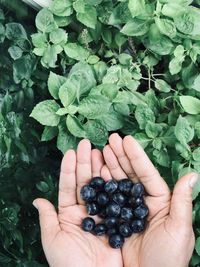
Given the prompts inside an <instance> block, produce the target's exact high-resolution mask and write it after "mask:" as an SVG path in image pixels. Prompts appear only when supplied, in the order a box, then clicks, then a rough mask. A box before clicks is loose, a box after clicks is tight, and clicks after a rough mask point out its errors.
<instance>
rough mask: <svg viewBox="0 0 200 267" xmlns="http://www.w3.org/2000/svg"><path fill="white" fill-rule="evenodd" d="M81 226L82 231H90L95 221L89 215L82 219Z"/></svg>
mask: <svg viewBox="0 0 200 267" xmlns="http://www.w3.org/2000/svg"><path fill="white" fill-rule="evenodd" d="M81 226H82V229H83V230H84V231H86V232H91V231H92V230H93V228H94V226H95V221H94V220H93V219H92V218H90V217H86V218H84V219H83V221H82V224H81Z"/></svg>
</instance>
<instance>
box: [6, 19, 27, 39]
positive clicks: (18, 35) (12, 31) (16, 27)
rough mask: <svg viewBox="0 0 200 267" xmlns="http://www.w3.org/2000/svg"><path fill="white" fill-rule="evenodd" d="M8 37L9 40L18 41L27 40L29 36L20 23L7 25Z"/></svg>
mask: <svg viewBox="0 0 200 267" xmlns="http://www.w3.org/2000/svg"><path fill="white" fill-rule="evenodd" d="M6 37H7V38H8V39H9V40H12V41H16V40H20V39H25V40H26V39H27V34H26V31H25V29H24V27H23V26H22V25H21V24H19V23H14V22H11V23H7V24H6Z"/></svg>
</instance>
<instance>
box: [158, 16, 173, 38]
mask: <svg viewBox="0 0 200 267" xmlns="http://www.w3.org/2000/svg"><path fill="white" fill-rule="evenodd" d="M155 22H156V25H157V26H158V28H159V30H160V32H161V33H162V34H164V35H166V36H168V37H170V38H171V39H173V38H174V37H175V36H176V33H177V32H176V27H175V25H174V22H173V21H172V20H170V19H162V18H156V19H155Z"/></svg>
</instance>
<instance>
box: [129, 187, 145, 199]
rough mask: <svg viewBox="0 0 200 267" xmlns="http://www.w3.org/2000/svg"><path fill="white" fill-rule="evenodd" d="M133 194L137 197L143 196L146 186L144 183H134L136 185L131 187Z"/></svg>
mask: <svg viewBox="0 0 200 267" xmlns="http://www.w3.org/2000/svg"><path fill="white" fill-rule="evenodd" d="M131 195H132V196H133V197H135V198H137V197H141V196H142V195H144V186H143V184H142V183H137V184H134V186H133V187H132V189H131Z"/></svg>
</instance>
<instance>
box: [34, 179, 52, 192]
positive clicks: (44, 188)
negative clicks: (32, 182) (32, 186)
mask: <svg viewBox="0 0 200 267" xmlns="http://www.w3.org/2000/svg"><path fill="white" fill-rule="evenodd" d="M36 187H37V189H38V190H39V191H41V192H43V193H47V192H48V191H49V186H48V184H47V183H46V182H44V181H41V182H39V183H37V184H36Z"/></svg>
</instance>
